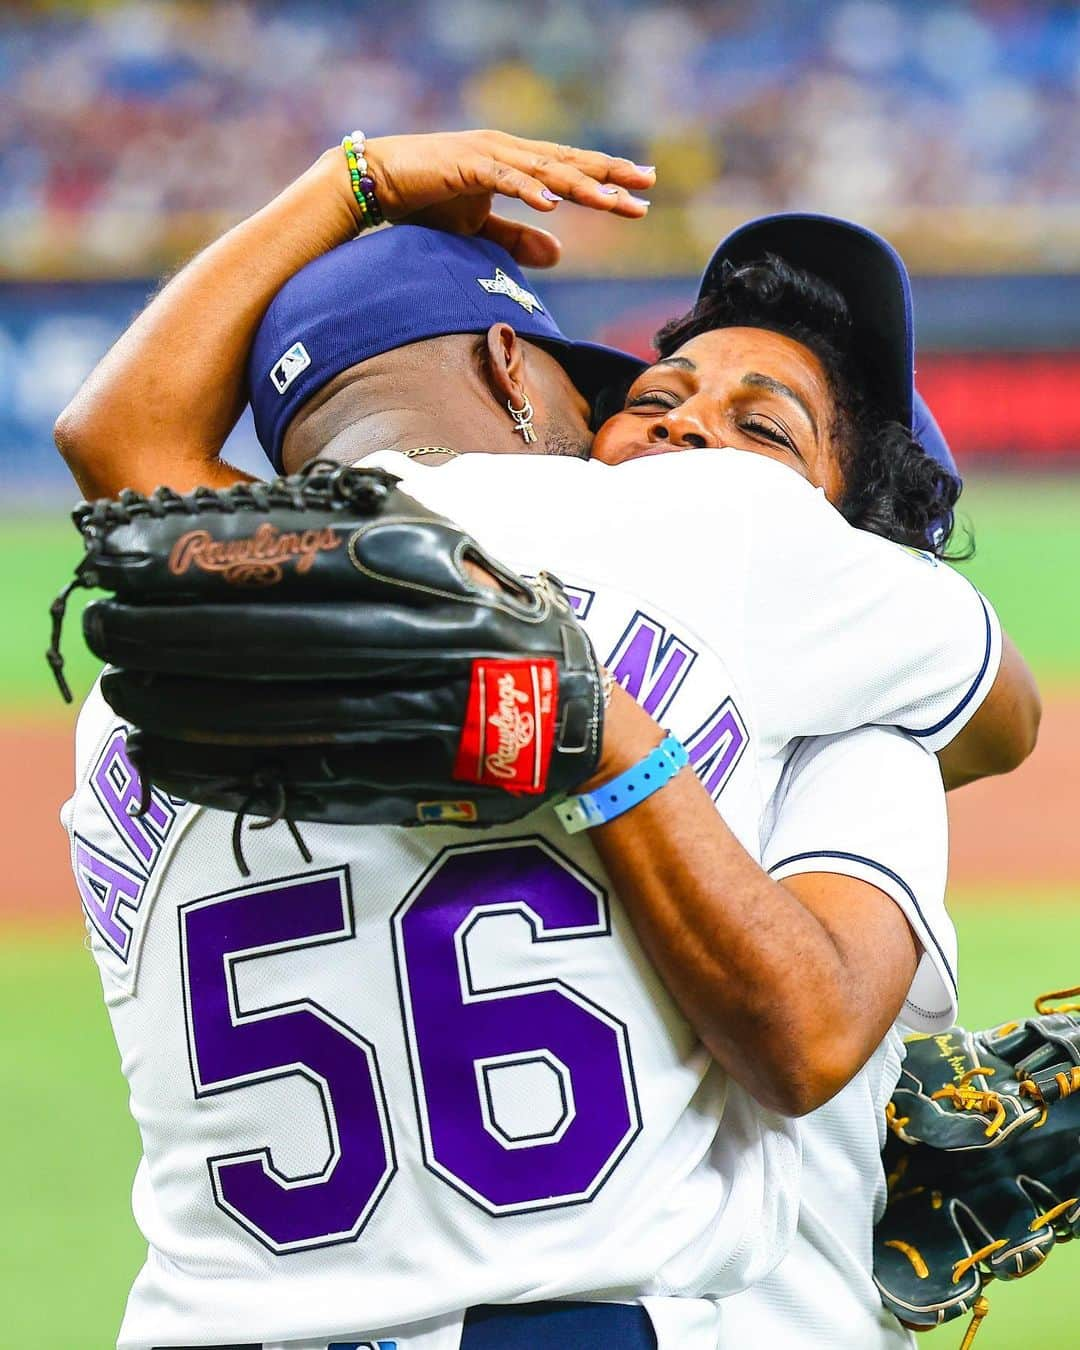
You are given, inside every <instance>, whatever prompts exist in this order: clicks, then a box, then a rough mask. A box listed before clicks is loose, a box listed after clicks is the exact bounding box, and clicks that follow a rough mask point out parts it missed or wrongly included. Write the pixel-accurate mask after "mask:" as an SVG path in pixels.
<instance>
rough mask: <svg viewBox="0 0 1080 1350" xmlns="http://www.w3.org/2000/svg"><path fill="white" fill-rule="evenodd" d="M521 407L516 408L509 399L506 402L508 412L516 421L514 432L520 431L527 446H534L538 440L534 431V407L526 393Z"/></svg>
mask: <svg viewBox="0 0 1080 1350" xmlns="http://www.w3.org/2000/svg"><path fill="white" fill-rule="evenodd" d="M521 399H522V402H521V407H520V408H515V407H514V405H513V403H511V402H510V400H509V399H507V401H506V411H507V412H508V413H509V414H510V416H511V417H512V418H513V419H514V430H515V431H520V432H521V435H522V439H523V440H524V442H525V444H526V445H532V444H533V442H534V441H535V440H536V432H535V430H534V429H533V405H532V404H531V403H530V402H529V396H528V394H526V393H524V392H523V393H522V395H521Z"/></svg>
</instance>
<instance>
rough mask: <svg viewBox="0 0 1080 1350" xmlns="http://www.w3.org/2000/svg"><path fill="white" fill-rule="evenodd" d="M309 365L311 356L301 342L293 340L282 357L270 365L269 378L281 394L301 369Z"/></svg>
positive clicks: (305, 368)
mask: <svg viewBox="0 0 1080 1350" xmlns="http://www.w3.org/2000/svg"><path fill="white" fill-rule="evenodd" d="M310 365H311V357H310V356H309V355H308V350H307V348H306V347H305V346H304V344H303V343H302V342H294V343H293V345H292V346H291V347H290V348H289V350H288V351H287V352H286V353H285V355H284V356H283V357H281V359H280V360H279V361H278V362H277V363H276V364H275V365H274V366H272V367H271V370H270V378H271V380H272V381H273V382H274V388H275V389H276V390H277V391H278V393H279V394H283V393H284V392H285V390H286V389H288V387H289V385H290V384H292V382H293V380H295V379H296V377H297V375H299V374H300V372H301V371H302V370H307V368H308V366H310Z"/></svg>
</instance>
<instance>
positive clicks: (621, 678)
mask: <svg viewBox="0 0 1080 1350" xmlns="http://www.w3.org/2000/svg"><path fill="white" fill-rule="evenodd" d="M696 657H697V652H695V651H694V650H693V648H692V647H688V646H687V645H686V643H685V642H683V640H682V639H681V638H679V637H676V635H675V634H674V633H668V632H667V630H666V629H665V628H664V626H663V624H659V623H657V622H656V620H655V619H650V618H649V616H648V615H647V614H643V613H642V612H641V611H640V610H639V611H638V612H637V613H636V614H635V615H634V617H633V619H632V620H631V621H630V626H629V627H628V628H627V630H626V632H625V633H624V634H623V636H622V637H621V638H620V639H619V642H618V644H617V646H616V647H615V650H614V651H613V652H612V653H611V655H610V656H609V657H608V659H607V661H606V662H605V663H604V664H605V665H606V666H607V668H608V670H610V671H611V673H612V675H614V677H615V683H616V684H621V685H622V687H623V688H624V689H625V690H626V692H627V693H628V694H630V695H631V697H632V698H635V699H637V701H638V702H639V703H640V704H641V706H642V707H643V708H644V709H645V711H646V712H647V713H650V714H651V715H652V716H654V717H659V716H661V715H662V714H663V712H664V709H665V708H666V707H667V706H668V704H669V703H670V702H671V700H672V699H673V698H674V697H675V695H676V694H677V693H678V692H679V686H680V685H681V684H682V682H683V680H684V679H686V676H687V675H688V674H689V672H690V667H691V666H692V665H693V664H694V660H695V658H696Z"/></svg>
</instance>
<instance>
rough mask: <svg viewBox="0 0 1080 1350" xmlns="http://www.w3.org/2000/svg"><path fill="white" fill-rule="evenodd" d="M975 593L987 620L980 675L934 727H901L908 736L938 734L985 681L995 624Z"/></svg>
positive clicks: (962, 708) (985, 606) (977, 593)
mask: <svg viewBox="0 0 1080 1350" xmlns="http://www.w3.org/2000/svg"><path fill="white" fill-rule="evenodd" d="M965 580H966V578H965ZM969 584H970V583H969ZM972 590H975V587H974V586H972ZM975 594H976V595H978V596H979V604H980V605H982V610H983V618H984V619H985V620H986V651H985V652H984V653H983V660H982V665H981V666H980V667H979V673H978V675H976V676H975V680H974V683H973V684H972V686H971V688H970V689H969V690H968V691H967V693H966V694H965V695H964V697H963V698H962V699H961V700H960V702H959V703H958V704H957V705H956V707H955V708H954V709H953V710H952V712H950V713H947V714H946V716H944V717H943V718H942V719H941V721H940V722H938V723H936V724H935V725H934V726H932V727H925V728H924V729H923V730H922V731H916V730H914V729H913V728H912V727H901V728H900V730H901V731H903V732H906V734H907V735H908V736H914V737H915V738H916V739H920V738H922V739H924V738H925V737H927V736H936V735H937V733H938V732H939V731H943V730H944V729H945V727H947V726H948V725H949V723H950V722H951V721H952V720H953V719H954V718H955V717H959V716H960V714H961V713H962V712H963V711H964V709H965V708H966V707H967V705H968V704H969V703H970V702H971V700H972V699H973V698H974V697H975V695H976V693H977V692H978V688H979V685H980V684H982V682H983V676H984V675H985V674H986V668H987V666H988V665H989V664H990V653H991V651H992V650H993V647H994V626H993V624H992V623H991V622H990V610H989V608H988V607H987V604H986V601H985V600H984V599H983V597H982V596H981V595H980V594H979V592H978V591H975Z"/></svg>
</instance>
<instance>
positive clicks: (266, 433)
mask: <svg viewBox="0 0 1080 1350" xmlns="http://www.w3.org/2000/svg"><path fill="white" fill-rule="evenodd" d="M500 322H505V323H508V324H510V325H511V326H512V327H513V328H514V329H515V331H516V332H518V333H519V334H520V335H521V336H522V337H523V338H528V339H529V340H530V341H533V342H537V343H539V344H540V345H542V346H544V347H545V348H547V350H548V351H550V352H551V354H552V355H553V356H554V357H555V358H556V359H557V360H558V361H559V362H560V363H561V364H562V366H563V367H564V368H565V370H566V372H567V374H568V375H569V376H570V378H571V379H572V380H573V382H574V384H575V385H576V386H577V388H578V390H579V391H580V392H581V393H582V394H583V395H584V396H585V398H587V399H588V400H589V402H590V403H592V401H593V399H594V397H595V396H596V395H597V394H599V393H600V391H601V390H602V389H604V388H605V387H606V386H608V385H610V384H616V383H618V382H620V381H623V382H626V381H628V380H631V379H633V378H634V377H635V376H636V375H637V374H638V373H639V372H640V371H641V370H643V369H644V368H645V364H646V363H645V362H643V361H639V360H638V359H637V358H636V357H633V356H629V355H628V354H627V353H626V352H620V351H616V350H615V349H613V348H610V347H602V346H599V345H597V344H596V343H591V342H572V341H571V340H570V339H569V338H568V337H566V335H565V334H564V333H563V332H562V330H561V329H560V328H559V326H558V324H557V323H556V322H555V320H554V319H553V318H552V317H551V315H550V314H549V313H548V311H547V309H546V307H545V306H544V305H543V304H542V303H541V302H540V300H539V299H538V297H537V296H536V294H535V293H534V291H533V290H532V288H531V287H530V285H529V284H528V282H527V281H526V280H525V277H524V275H523V274H522V272H521V269H520V268H519V267H518V265H517V263H515V262H514V260H513V258H511V256H510V254H509V253H507V252H506V250H505V249H503V248H500V247H499V245H498V244H493V243H491V242H490V241H488V240H486V239H475V238H464V237H462V236H460V235H453V234H443V233H442V232H441V231H438V230H429V229H425V228H423V227H422V226H419V225H393V226H391V227H390V228H389V229H386V230H378V231H375V232H373V233H371V234H366V235H361V236H360V237H359V238H358V239H353V240H350V241H349V243H347V244H342V245H341V246H340V247H339V248H335V249H332V250H331V251H330V252H329V253H326V254H324V255H323V256H322V257H320V258H316V259H315V261H314V262H311V263H309V264H308V265H307V266H306V267H304V268H302V269H301V270H300V271H299V272H297V274H296V275H295V276H294V277H292V278H290V280H288V281H287V282H286V283H285V285H284V286H283V287H282V288H281V290H280V291H278V293H277V295H276V296H275V297H274V299H273V300H272V301H271V302H270V308H269V309H268V310H267V311H266V314H265V315H264V316H263V320H262V322H261V323H260V325H259V330H258V332H257V333H256V334H255V342H254V345H253V346H252V349H251V355H250V357H249V358H248V397H249V399H250V401H251V408H252V412H253V413H254V415H255V430H256V432H257V434H258V437H259V442H260V444H261V445H262V447H263V449H264V450H265V451H266V453H267V455H268V456H269V458H270V461H271V463H272V464H273V465H274V467H275V468H277V469H278V470H280V469H281V467H282V465H281V445H282V441H283V439H284V436H285V430H286V428H287V427H288V425H289V423H290V422H291V421H292V419H293V417H294V416H295V415H296V413H297V412H298V411H299V409H300V408H301V407H302V406H303V404H305V403H306V402H307V401H308V399H309V398H311V397H312V396H313V395H314V394H316V393H318V391H319V390H320V389H321V388H322V387H323V386H324V385H325V384H327V383H328V381H330V380H331V379H333V377H334V376H335V375H338V374H340V373H341V371H343V370H347V369H348V368H349V367H350V366H354V365H356V364H358V363H359V362H361V361H366V360H367V359H368V358H369V357H372V356H379V355H381V353H383V352H388V351H393V350H394V349H395V348H398V347H406V346H408V345H409V344H410V343H413V342H422V341H423V340H424V339H426V338H433V337H444V336H446V335H447V334H450V333H486V332H487V330H488V329H489V328H490V327H491V325H492V324H494V323H500Z"/></svg>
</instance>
